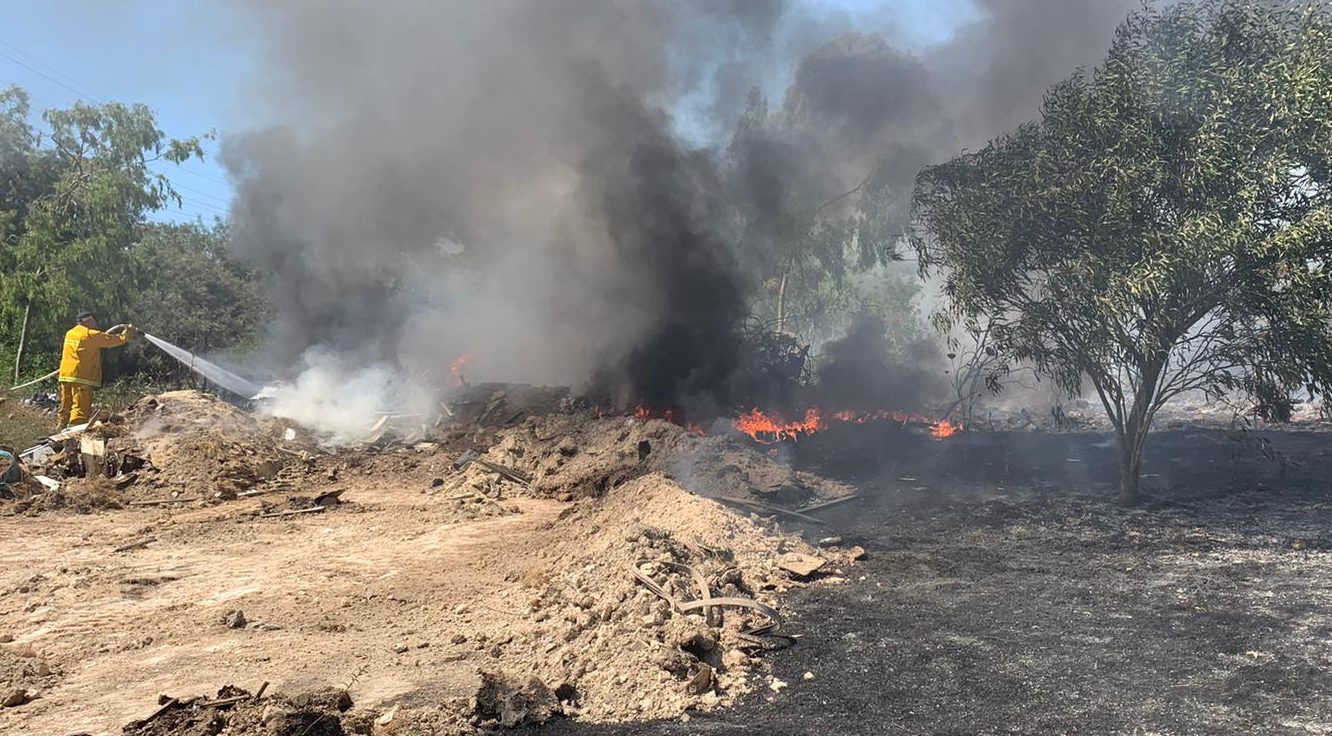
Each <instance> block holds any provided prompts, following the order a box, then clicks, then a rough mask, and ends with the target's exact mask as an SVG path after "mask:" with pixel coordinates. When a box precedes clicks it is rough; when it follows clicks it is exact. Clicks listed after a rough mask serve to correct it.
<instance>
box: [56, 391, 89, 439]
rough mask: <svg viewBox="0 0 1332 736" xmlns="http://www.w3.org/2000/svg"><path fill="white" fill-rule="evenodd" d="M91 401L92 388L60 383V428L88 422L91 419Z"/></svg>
mask: <svg viewBox="0 0 1332 736" xmlns="http://www.w3.org/2000/svg"><path fill="white" fill-rule="evenodd" d="M92 400H93V388H92V386H86V385H84V384H81V383H67V382H64V381H61V382H60V428H61V429H64V428H65V427H68V426H70V425H71V424H83V423H84V422H86V421H88V419H90V418H91V417H92Z"/></svg>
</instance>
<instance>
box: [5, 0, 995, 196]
mask: <svg viewBox="0 0 1332 736" xmlns="http://www.w3.org/2000/svg"><path fill="white" fill-rule="evenodd" d="M273 1H274V2H281V1H282V0H273ZM369 1H370V0H367V2H369ZM476 1H483V0H476ZM805 2H807V3H809V4H810V5H812V6H815V7H819V8H826V9H829V10H833V11H837V10H840V11H844V12H847V13H849V14H852V15H856V16H859V15H861V14H865V15H867V16H872V17H875V18H891V23H892V24H893V25H894V26H896V28H895V29H894V30H896V32H897V33H895V34H894V35H896V36H898V37H899V38H901V37H906V38H910V39H913V40H914V41H915V42H916V43H917V44H919V45H922V46H923V45H928V44H930V43H935V42H938V41H941V40H944V39H946V38H947V37H948V35H949V34H950V33H951V31H952V29H953V28H954V27H956V25H957V24H959V23H960V22H964V21H966V20H967V19H968V18H969V17H971V15H972V12H973V11H972V7H971V0H879V1H876V0H805ZM885 30H886V29H885ZM259 54H260V51H259V49H258V47H257V44H256V43H255V41H254V40H253V39H252V38H251V37H249V36H248V35H247V34H246V32H245V31H244V29H243V28H242V27H241V25H240V23H239V21H238V19H237V18H236V17H235V16H234V15H233V11H231V10H229V9H228V7H227V4H226V2H225V0H45V1H44V2H21V1H20V0H4V2H3V3H0V88H3V87H8V86H9V85H10V84H18V85H19V86H21V87H23V88H25V89H27V90H28V92H29V93H30V94H31V96H32V102H33V108H34V109H35V110H44V109H48V108H53V107H65V106H68V105H69V104H70V103H72V102H73V101H74V100H76V99H90V100H95V101H102V102H105V101H112V100H114V101H119V102H142V103H144V104H146V105H148V106H149V107H150V108H152V109H153V110H154V111H155V112H156V113H157V116H158V124H159V127H161V128H162V129H163V130H165V131H166V132H167V134H168V135H171V136H176V137H185V136H190V135H202V134H204V133H207V132H209V131H211V130H216V131H217V133H218V134H219V135H220V136H225V135H226V134H227V133H228V132H235V131H240V130H244V129H246V128H249V127H253V126H255V125H258V124H261V122H262V119H261V117H260V113H259V112H258V111H257V110H255V109H254V108H253V107H251V106H250V105H251V104H252V101H253V99H254V98H253V97H252V96H250V95H247V89H248V88H249V87H250V86H251V85H254V84H256V83H262V78H261V76H260V74H259V71H258V57H259ZM205 148H206V152H207V154H208V157H207V160H205V161H203V162H199V161H192V162H190V163H188V164H186V165H184V166H182V167H176V166H173V165H171V164H163V165H161V166H160V167H158V168H159V169H160V170H161V171H163V172H164V173H166V174H167V175H168V176H169V177H170V178H171V180H172V183H173V184H174V185H175V187H176V189H177V190H178V191H179V192H180V194H181V195H182V197H183V198H184V200H185V201H184V204H183V206H181V207H180V208H176V207H174V205H173V207H172V209H171V210H170V211H166V212H161V213H158V214H157V215H156V216H155V219H163V220H194V219H196V218H202V219H203V220H204V221H205V222H211V221H212V220H213V218H214V217H220V216H225V215H226V211H227V207H228V204H229V202H230V200H231V196H232V188H231V186H230V184H228V182H227V175H226V172H225V171H224V170H223V169H222V168H221V167H220V166H218V165H217V163H216V162H215V160H214V155H215V154H216V151H217V143H216V142H213V143H209V144H207V145H206V146H205Z"/></svg>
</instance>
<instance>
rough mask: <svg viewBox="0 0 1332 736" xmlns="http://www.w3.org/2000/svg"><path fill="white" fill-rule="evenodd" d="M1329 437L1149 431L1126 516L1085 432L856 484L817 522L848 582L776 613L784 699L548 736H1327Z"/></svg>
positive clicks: (1023, 441)
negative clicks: (831, 537)
mask: <svg viewBox="0 0 1332 736" xmlns="http://www.w3.org/2000/svg"><path fill="white" fill-rule="evenodd" d="M856 429H857V430H858V431H860V432H862V433H863V431H864V428H856ZM812 439H815V440H817V439H821V438H818V437H816V438H812ZM1328 439H1329V437H1328V435H1327V434H1324V433H1320V432H1284V431H1283V432H1239V431H1225V430H1214V429H1207V430H1204V429H1190V428H1182V429H1176V430H1170V431H1163V432H1161V433H1160V434H1159V436H1157V437H1156V438H1155V441H1154V443H1153V446H1152V454H1151V457H1150V467H1149V468H1148V470H1147V472H1148V473H1149V474H1154V475H1156V476H1157V477H1155V478H1149V482H1154V484H1155V486H1154V490H1153V493H1152V498H1151V500H1150V501H1149V503H1147V504H1146V505H1145V506H1144V507H1141V508H1137V509H1123V508H1120V507H1118V506H1116V505H1114V504H1113V503H1111V502H1109V499H1111V498H1112V497H1113V487H1114V486H1113V484H1114V479H1115V475H1114V456H1113V448H1112V447H1108V446H1106V440H1107V438H1106V437H1105V436H1103V435H1097V434H1074V435H1067V434H1066V435H1052V434H1044V433H1006V434H1005V433H996V434H973V435H970V436H966V437H963V438H961V441H959V442H952V443H934V444H924V443H922V444H920V445H919V446H917V447H913V448H911V450H912V451H911V452H908V453H903V454H902V457H911V458H914V460H913V461H910V462H908V461H906V460H898V461H896V462H895V463H893V464H891V465H890V466H889V467H879V468H874V467H870V465H872V464H870V463H865V464H862V465H861V466H860V467H858V468H856V469H855V473H854V475H855V476H856V478H857V480H858V483H859V487H860V490H861V493H862V495H863V496H865V501H864V502H862V503H861V504H860V505H859V507H858V508H854V509H853V508H850V507H843V508H842V509H841V510H838V511H836V512H835V513H832V512H830V515H829V520H830V521H831V522H832V524H833V528H834V529H835V530H836V531H837V533H839V534H841V535H842V536H843V537H844V538H845V540H846V542H847V543H855V544H860V545H862V546H864V547H865V548H866V549H867V550H868V551H869V553H870V556H869V560H868V561H867V562H865V563H864V564H863V565H862V566H861V567H859V568H858V569H857V570H856V571H855V575H856V577H857V578H859V577H860V576H864V577H863V579H856V580H853V581H851V582H850V583H849V584H847V585H844V586H836V587H815V588H810V589H805V590H802V591H798V592H796V593H795V594H794V595H793V596H792V599H791V600H792V604H793V608H794V609H796V610H797V611H798V614H797V622H798V624H799V625H800V626H801V627H802V629H803V630H804V631H805V632H807V634H806V636H805V637H804V638H802V639H801V641H800V645H799V646H797V647H794V648H792V649H790V650H788V651H785V652H783V653H781V654H780V655H779V656H777V657H776V658H775V659H774V666H773V675H774V676H775V677H777V678H778V679H780V680H782V681H784V682H786V683H789V687H787V688H785V689H783V690H782V691H781V693H780V694H774V693H773V692H772V691H771V689H766V690H763V691H761V692H759V693H756V694H754V695H752V696H750V697H749V698H748V699H747V700H746V701H745V702H744V703H742V705H741V706H740V707H738V708H737V709H736V710H734V711H731V712H727V713H724V714H719V715H715V716H707V717H700V718H695V719H693V720H692V721H690V722H689V723H687V724H681V723H678V722H676V723H659V724H655V725H634V726H625V727H597V728H593V727H583V726H578V725H575V724H558V725H557V727H556V728H555V729H554V730H553V732H555V733H579V734H629V733H634V734H641V733H662V734H666V733H718V734H731V733H737V734H738V733H751V732H754V731H756V730H761V731H763V732H765V733H783V734H785V733H792V734H796V733H802V734H803V733H843V734H880V733H900V734H963V733H967V734H972V733H977V734H999V733H1003V734H1048V733H1084V734H1120V733H1170V734H1252V733H1274V734H1307V733H1325V732H1326V731H1327V729H1328V728H1329V722H1328V716H1327V714H1328V713H1329V712H1332V685H1329V684H1328V682H1327V680H1326V677H1325V673H1326V671H1327V666H1328V663H1329V661H1332V644H1329V638H1330V637H1332V616H1330V615H1329V614H1328V602H1329V601H1330V600H1332V584H1329V583H1328V576H1327V573H1328V571H1329V566H1330V565H1332V558H1329V552H1328V550H1329V549H1332V534H1329V532H1328V529H1329V527H1332V507H1330V506H1329V504H1328V502H1327V498H1326V478H1327V477H1328V472H1329V470H1330V469H1332V446H1330V445H1329V442H1328ZM903 441H904V442H905V441H909V440H903ZM930 448H933V449H930ZM801 450H802V453H803V454H804V456H805V460H806V461H807V462H814V461H815V460H818V459H820V453H819V452H818V450H819V448H818V447H817V446H816V445H815V444H814V443H813V442H810V443H806V444H805V445H804V446H802V448H801ZM822 460H823V465H824V467H825V469H826V467H827V463H826V457H824V458H822ZM1073 460H1077V461H1080V462H1071V461H1073ZM987 476H991V477H994V478H995V479H996V480H995V481H993V482H988V483H987V482H980V481H979V480H978V479H980V478H984V477H987ZM806 672H809V673H812V674H813V679H810V680H805V679H804V673H806ZM550 732H552V731H547V733H550Z"/></svg>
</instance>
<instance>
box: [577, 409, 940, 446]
mask: <svg viewBox="0 0 1332 736" xmlns="http://www.w3.org/2000/svg"><path fill="white" fill-rule="evenodd" d="M597 414H598V416H602V415H603V413H602V411H601V410H598V412H597ZM633 416H634V417H635V418H637V419H640V420H643V421H646V420H648V419H664V420H666V421H668V422H671V423H673V424H679V425H680V426H682V427H684V428H685V429H687V430H688V431H689V432H690V433H692V434H696V435H699V436H703V435H706V434H707V430H706V429H704V428H703V427H702V426H700V425H698V424H693V423H690V424H685V423H683V422H677V421H676V419H675V412H674V411H672V410H671V409H666V410H664V411H656V410H653V409H651V408H650V407H647V406H639V407H637V408H635V409H634V412H633ZM885 421H892V422H896V423H898V424H901V425H907V424H921V425H924V426H926V427H928V428H929V430H930V434H931V435H933V436H934V438H935V439H940V440H942V439H947V438H948V437H952V436H953V435H955V434H957V433H958V432H960V431H961V430H962V425H961V424H958V423H955V422H950V421H948V420H947V419H941V420H934V419H931V418H929V417H926V416H922V415H920V414H911V413H909V412H905V411H896V410H888V409H884V410H879V411H836V412H827V413H825V412H823V411H822V410H820V409H807V410H806V411H805V416H804V417H803V418H801V419H797V420H789V419H786V418H785V417H783V416H781V415H780V414H775V413H774V414H767V413H765V412H763V411H762V410H761V409H751V410H750V411H748V412H746V413H744V414H742V415H741V416H739V417H738V418H736V419H735V421H734V422H732V424H733V425H734V426H735V428H736V429H737V430H739V431H741V432H743V433H745V434H747V435H749V437H750V438H752V439H753V440H754V441H755V442H758V443H759V444H762V445H774V444H777V443H779V442H783V441H787V440H792V441H794V440H798V439H800V438H802V437H807V436H809V435H811V434H814V433H816V432H821V431H823V430H825V429H827V428H828V427H829V426H830V425H832V424H834V423H838V424H869V423H871V422H885Z"/></svg>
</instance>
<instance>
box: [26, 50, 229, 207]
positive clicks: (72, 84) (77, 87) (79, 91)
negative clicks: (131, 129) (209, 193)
mask: <svg viewBox="0 0 1332 736" xmlns="http://www.w3.org/2000/svg"><path fill="white" fill-rule="evenodd" d="M0 44H3V45H4V46H7V47H9V48H10V49H12V50H13V51H14V52H15V53H17V54H19V55H20V56H23V57H24V58H27V59H28V60H29V61H31V62H32V63H33V64H36V65H37V67H43V68H45V69H46V72H50V74H47V73H46V72H44V71H42V70H41V69H39V68H37V67H34V66H31V65H29V64H27V63H25V62H23V61H21V60H19V59H15V58H14V57H12V56H10V55H9V54H6V53H5V52H3V51H0V57H3V58H5V59H8V60H9V61H11V62H13V63H15V64H18V65H19V66H21V67H23V68H24V69H27V70H28V71H30V72H32V73H34V74H38V75H41V76H42V77H43V78H45V79H46V80H47V81H49V82H51V83H52V84H56V85H59V86H61V87H63V88H64V89H66V90H68V91H70V92H73V93H74V94H76V95H79V96H80V97H86V98H88V99H90V100H92V101H93V102H96V103H97V104H99V105H104V104H106V103H105V102H104V101H103V100H102V99H101V98H99V97H97V96H96V95H92V94H89V93H88V92H87V90H85V89H83V85H82V84H80V83H79V82H78V81H77V80H75V79H74V78H73V77H71V76H69V75H68V74H64V73H63V72H61V71H60V70H59V69H56V68H55V67H54V66H51V65H50V64H47V63H45V62H43V61H42V60H41V59H38V58H37V57H35V56H33V55H32V54H29V53H27V52H26V51H24V50H23V49H21V48H19V47H18V46H15V45H14V44H12V43H10V42H9V41H6V40H5V39H3V38H0ZM52 75H55V76H52ZM56 77H62V78H63V79H64V80H65V81H61V80H60V79H57V78H56ZM66 82H68V84H66ZM187 163H192V162H190V161H183V162H181V163H179V164H177V165H176V170H177V171H180V172H183V173H186V174H189V175H190V176H194V177H198V178H200V179H204V180H207V181H211V182H213V183H214V184H221V185H222V186H226V187H230V186H231V183H230V182H228V181H225V180H223V179H219V178H217V177H215V176H212V175H210V174H205V173H203V172H201V171H194V170H191V169H188V168H186V167H185V164H187Z"/></svg>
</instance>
